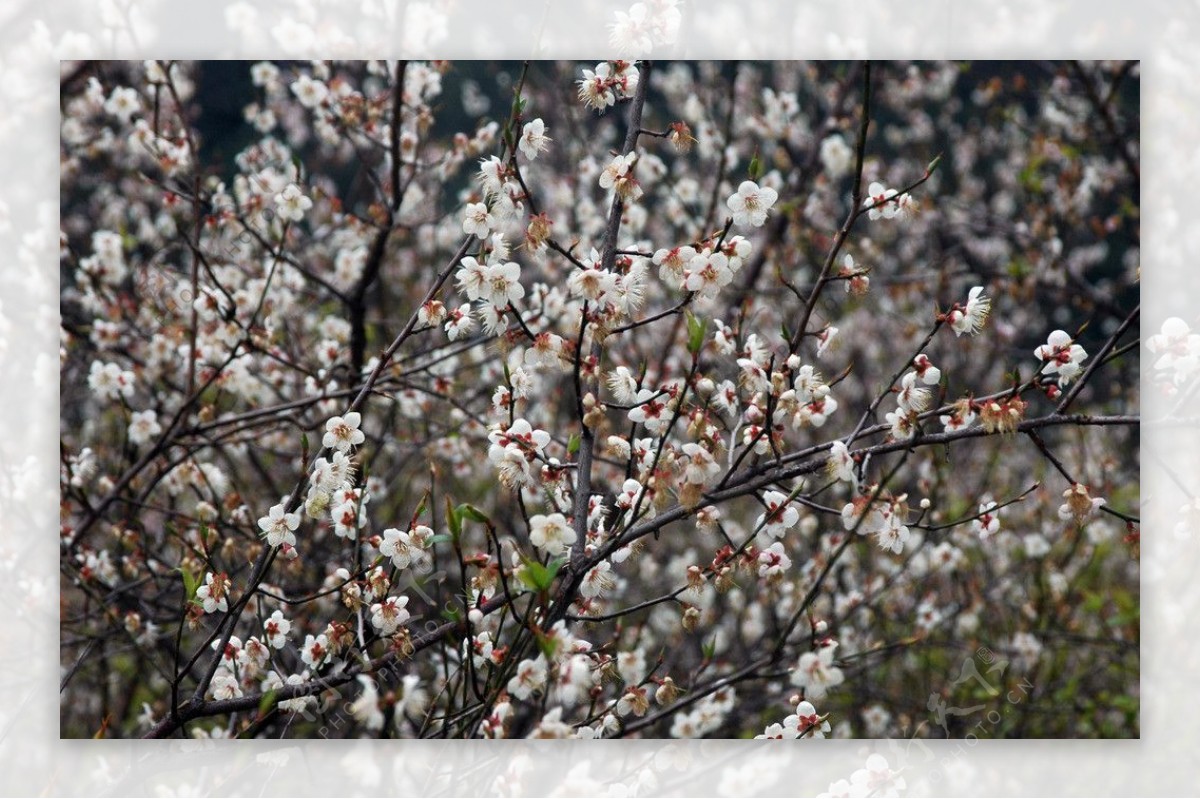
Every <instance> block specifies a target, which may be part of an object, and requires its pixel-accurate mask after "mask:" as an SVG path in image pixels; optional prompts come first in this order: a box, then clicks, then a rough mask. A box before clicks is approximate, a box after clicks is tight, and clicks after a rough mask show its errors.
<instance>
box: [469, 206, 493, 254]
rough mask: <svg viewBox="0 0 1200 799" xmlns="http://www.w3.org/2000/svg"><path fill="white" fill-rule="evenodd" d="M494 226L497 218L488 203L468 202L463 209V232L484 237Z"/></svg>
mask: <svg viewBox="0 0 1200 799" xmlns="http://www.w3.org/2000/svg"><path fill="white" fill-rule="evenodd" d="M494 227H496V218H495V217H494V216H492V214H491V212H490V211H488V207H487V203H467V207H466V208H465V209H464V210H463V222H462V229H463V233H465V234H467V235H468V236H478V237H479V238H481V239H483V238H487V236H488V234H489V233H491V232H492V229H493V228H494ZM463 260H464V261H465V260H466V259H465V258H464V259H463ZM471 260H475V259H473V258H472V259H471Z"/></svg>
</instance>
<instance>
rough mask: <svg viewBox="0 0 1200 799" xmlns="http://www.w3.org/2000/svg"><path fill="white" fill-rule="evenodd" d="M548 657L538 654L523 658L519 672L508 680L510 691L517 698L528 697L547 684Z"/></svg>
mask: <svg viewBox="0 0 1200 799" xmlns="http://www.w3.org/2000/svg"><path fill="white" fill-rule="evenodd" d="M546 665H547V664H546V658H545V656H544V655H538V656H537V657H536V658H534V659H526V660H522V661H521V662H520V663H518V664H517V672H516V674H514V675H513V676H512V678H511V679H510V680H509V681H508V686H507V688H508V692H509V693H510V694H512V695H513V696H514V697H515V698H517V699H521V700H524V699H528V698H529V697H530V696H532V695H533V693H534V692H535V691H540V690H541V689H542V688H543V687H545V685H546Z"/></svg>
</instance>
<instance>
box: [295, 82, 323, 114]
mask: <svg viewBox="0 0 1200 799" xmlns="http://www.w3.org/2000/svg"><path fill="white" fill-rule="evenodd" d="M292 94H294V95H296V99H297V100H299V101H300V105H302V106H304V107H305V108H316V107H317V106H319V105H320V104H321V103H323V102H324V101H325V98H326V97H328V96H329V87H328V86H326V85H325V84H324V83H323V82H321V81H319V80H313V79H312V78H311V77H309V76H308V75H301V76H300V77H299V78H297V79H296V80H295V81H294V82H293V83H292Z"/></svg>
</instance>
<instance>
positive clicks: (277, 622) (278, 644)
mask: <svg viewBox="0 0 1200 799" xmlns="http://www.w3.org/2000/svg"><path fill="white" fill-rule="evenodd" d="M291 631H292V623H291V621H289V620H288V619H285V618H284V617H283V611H282V610H277V611H275V612H274V613H272V614H271V616H270V618H268V619H267V620H266V621H265V622H263V633H264V637H265V638H266V640H267V643H268V644H270V646H271V647H272V648H273V649H283V648H284V647H285V646H287V637H288V633H289V632H291Z"/></svg>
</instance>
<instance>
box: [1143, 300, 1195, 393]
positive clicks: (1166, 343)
mask: <svg viewBox="0 0 1200 799" xmlns="http://www.w3.org/2000/svg"><path fill="white" fill-rule="evenodd" d="M1146 349H1148V350H1150V353H1151V354H1152V355H1155V356H1157V357H1156V358H1155V360H1154V368H1155V370H1156V371H1159V372H1168V373H1171V374H1170V376H1171V378H1172V380H1173V381H1174V382H1175V383H1176V384H1180V383H1183V382H1184V381H1186V380H1187V379H1189V378H1190V377H1191V376H1192V375H1194V374H1195V373H1196V372H1197V371H1198V370H1200V334H1197V333H1193V332H1192V330H1191V328H1190V327H1188V324H1187V322H1185V321H1183V320H1182V319H1180V318H1179V317H1177V316H1172V317H1170V318H1169V319H1167V320H1166V321H1165V322H1163V324H1162V328H1161V332H1159V333H1155V334H1154V335H1152V336H1150V337H1149V338H1148V339H1147V340H1146Z"/></svg>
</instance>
